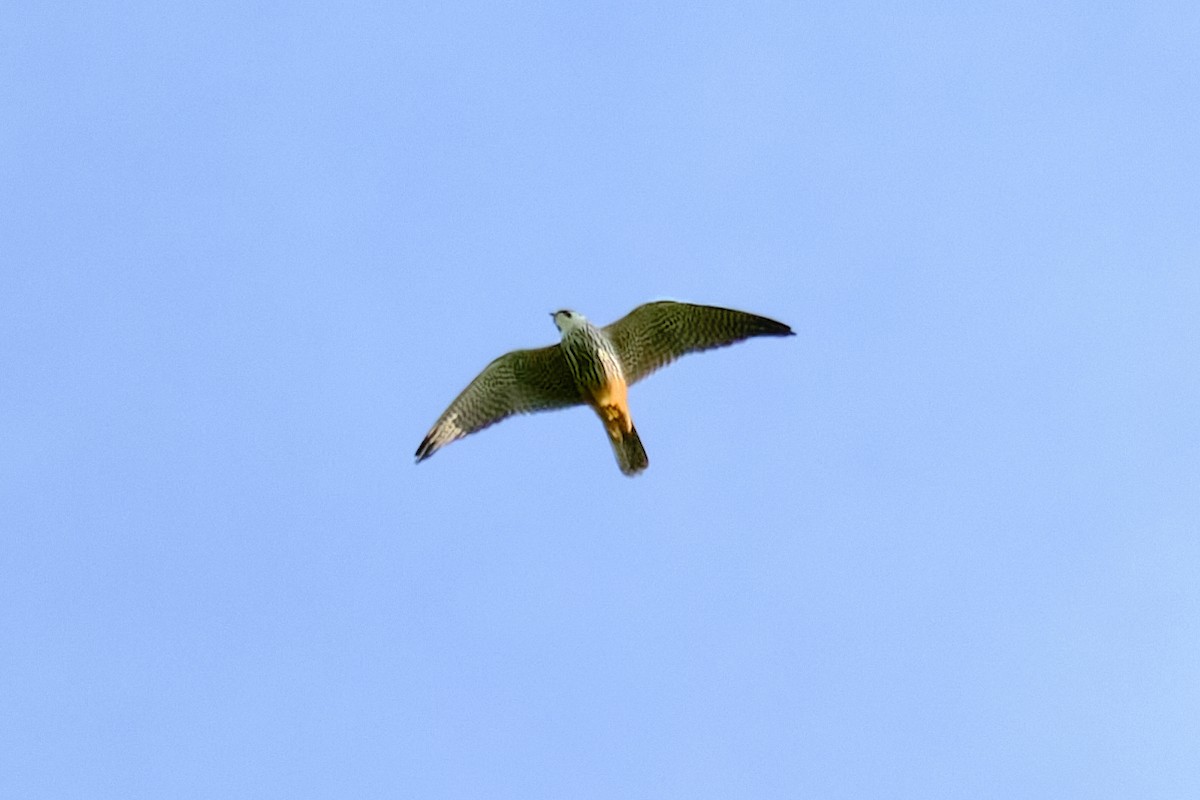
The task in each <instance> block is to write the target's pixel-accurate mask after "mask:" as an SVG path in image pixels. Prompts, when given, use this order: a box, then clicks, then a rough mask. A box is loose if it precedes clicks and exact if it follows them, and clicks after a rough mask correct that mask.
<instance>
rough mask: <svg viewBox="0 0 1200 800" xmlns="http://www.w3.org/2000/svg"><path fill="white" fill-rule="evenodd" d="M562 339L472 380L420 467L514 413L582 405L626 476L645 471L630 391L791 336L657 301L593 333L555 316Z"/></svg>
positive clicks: (727, 312)
mask: <svg viewBox="0 0 1200 800" xmlns="http://www.w3.org/2000/svg"><path fill="white" fill-rule="evenodd" d="M550 316H552V317H554V324H555V325H556V326H557V327H558V330H559V331H560V332H561V333H562V341H561V342H560V343H558V344H555V345H551V346H550V347H543V348H540V349H537V350H514V351H512V352H511V353H506V354H505V355H502V356H500V357H499V358H497V359H496V360H495V361H493V362H492V363H491V364H488V365H487V367H486V368H484V370H483V372H481V373H479V375H478V376H477V377H476V378H475V380H473V381H471V383H470V385H468V386H467V388H466V389H463V391H462V394H460V395H459V396H458V397H456V398H455V399H454V402H453V403H451V404H450V407H449V408H447V409H446V410H445V411H444V412H443V413H442V416H441V417H439V418H438V421H437V422H435V423H434V425H433V427H432V428H431V429H430V430H429V433H428V434H427V435H426V436H425V439H424V440H423V441H422V442H421V446H420V447H418V448H417V453H416V456H417V462H418V463H420V462H421V461H424V460H425V459H427V458H429V457H430V456H431V455H433V454H434V453H436V452H437V451H438V449H439V448H441V447H442V446H443V445H447V444H449V443H450V442H453V441H454V440H455V439H461V438H462V437H464V436H466V435H467V434H469V433H474V432H475V431H478V430H481V429H483V428H486V427H487V426H488V425H491V424H492V423H495V422H499V421H500V420H502V419H504V418H506V417H510V416H512V415H513V414H526V413H530V412H534V411H548V410H550V409H554V408H566V407H568V406H578V405H583V404H585V403H586V404H587V405H589V406H591V407H592V410H594V411H595V412H596V414H597V415H599V417H600V421H601V422H603V423H604V429H605V431H607V432H608V438H609V440H610V441H611V442H612V448H613V453H614V454H615V455H616V457H617V464H618V465H619V466H620V467H621V471H622V472H624V473H625V474H626V475H636V474H638V473H639V472H641V471H642V470H644V469H645V468H646V467H648V466H649V465H650V460H649V459H648V458H647V457H646V451H645V449H644V448H643V447H642V440H641V439H640V438H639V437H638V433H637V428H635V427H633V417H631V416H630V414H629V401H628V399H627V395H628V390H629V387H630V386H632V385H633V384H635V383H637V382H638V381H640V380H641V379H642V378H644V377H646V376H647V375H649V374H650V373H651V372H653V371H654V370H656V369H658V368H659V367H663V366H666V365H667V364H669V363H670V362H672V361H674V360H675V359H677V358H679V357H680V356H682V355H685V354H687V353H694V352H697V351H700V350H709V349H711V348H714V347H724V346H726V345H730V344H733V343H734V342H740V341H741V340H743V339H748V338H750V337H751V336H794V335H795V333H794V332H793V331H792V329H791V328H789V327H788V326H787V325H784V324H783V323H782V322H776V321H775V320H773V319H767V318H766V317H760V316H757V315H755V314H748V313H746V312H745V311H734V310H733V309H729V308H717V307H716V306H698V305H692V304H691V303H675V302H672V301H670V300H662V301H659V302H656V303H646V304H645V305H642V306H638V307H637V308H635V309H634V310H633V311H630V312H629V313H628V314H626V315H625V316H624V317H622V318H621V319H619V320H617V321H616V322H614V323H612V324H611V325H607V326H605V327H603V328H597V327H596V326H595V325H593V324H592V323H590V322H588V321H587V319H586V318H584V316H583V315H582V314H580V313H578V312H575V311H567V310H565V309H564V310H562V311H555V312H554V313H553V314H551V315H550Z"/></svg>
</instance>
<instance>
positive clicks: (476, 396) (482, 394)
mask: <svg viewBox="0 0 1200 800" xmlns="http://www.w3.org/2000/svg"><path fill="white" fill-rule="evenodd" d="M582 402H583V400H582V399H581V398H580V395H579V390H578V389H576V388H575V382H574V380H573V379H572V377H571V370H570V368H569V367H568V366H567V361H566V359H565V358H564V357H563V354H562V350H561V349H560V347H559V345H557V344H556V345H551V346H550V347H543V348H540V349H537V350H514V351H512V352H511V353H505V354H504V355H502V356H500V357H499V358H497V359H496V360H495V361H493V362H492V363H490V364H488V365H487V366H486V367H485V368H484V370H483V372H480V373H479V375H477V376H476V377H475V380H473V381H471V382H470V383H469V384H468V385H467V388H466V389H463V390H462V393H461V394H459V396H458V397H456V398H455V399H454V402H453V403H451V404H450V407H449V408H447V409H446V410H445V411H444V412H442V415H441V416H440V417H438V421H437V422H435V423H434V425H433V427H432V428H430V429H429V433H428V434H427V435H426V436H425V438H424V439H423V440H422V441H421V444H420V446H419V447H417V452H416V457H417V461H418V462H420V461H424V460H425V459H427V458H429V457H430V456H431V455H433V454H434V453H435V452H436V451H437V450H438V449H439V448H441V447H443V446H444V445H447V444H449V443H450V442H453V441H454V440H455V439H461V438H462V437H464V436H466V435H468V434H471V433H474V432H475V431H478V430H482V429H483V428H486V427H487V426H489V425H492V424H494V423H496V422H499V421H500V420H502V419H505V418H507V417H510V416H512V415H513V414H526V413H530V412H534V411H548V410H550V409H554V408H565V407H567V406H573V405H579V404H581V403H582Z"/></svg>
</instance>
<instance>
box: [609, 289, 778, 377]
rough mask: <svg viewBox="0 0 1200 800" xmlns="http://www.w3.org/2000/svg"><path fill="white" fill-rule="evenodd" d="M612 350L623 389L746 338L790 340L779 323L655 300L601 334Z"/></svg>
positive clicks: (721, 309) (739, 313) (622, 318)
mask: <svg viewBox="0 0 1200 800" xmlns="http://www.w3.org/2000/svg"><path fill="white" fill-rule="evenodd" d="M604 332H605V333H606V334H607V335H608V338H609V339H610V340H611V341H612V343H613V346H614V347H616V350H617V355H618V356H619V357H620V359H621V367H622V368H623V369H624V371H625V380H626V382H627V383H630V384H632V383H634V382H636V381H639V380H641V379H642V378H644V377H646V376H647V375H649V374H650V373H651V372H653V371H654V370H656V369H658V368H659V367H663V366H666V365H667V364H669V363H671V362H672V361H674V360H675V359H677V358H679V357H680V356H682V355H685V354H687V353H695V352H697V351H700V350H709V349H711V348H713V347H724V346H726V345H730V344H733V343H734V342H740V341H741V340H742V339H748V338H750V337H751V336H793V335H794V332H793V331H792V329H791V328H789V327H788V326H787V325H784V324H783V323H782V322H776V321H775V320H773V319H767V318H766V317H760V316H758V315H757V314H747V313H746V312H745V311H734V310H733V309H731V308H718V307H716V306H697V305H693V304H691V303H676V302H673V301H671V300H660V301H658V302H656V303H646V304H645V305H642V306H638V307H637V308H635V309H634V310H633V311H630V312H629V313H628V314H626V315H625V316H623V317H621V318H620V319H619V320H617V321H616V322H614V323H612V324H611V325H609V326H607V327H606V328H604Z"/></svg>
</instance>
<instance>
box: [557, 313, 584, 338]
mask: <svg viewBox="0 0 1200 800" xmlns="http://www.w3.org/2000/svg"><path fill="white" fill-rule="evenodd" d="M550 316H552V317H554V324H555V326H557V327H558V330H559V331H560V332H561V333H563V334H567V333H570V332H571V331H573V330H575V329H576V328H581V327H583V326H584V325H586V324H587V319H586V318H585V317H584V316H583V314H580V313H579V312H578V311H571V310H570V309H566V308H564V309H562V310H561V311H555V312H553V313H552V314H550Z"/></svg>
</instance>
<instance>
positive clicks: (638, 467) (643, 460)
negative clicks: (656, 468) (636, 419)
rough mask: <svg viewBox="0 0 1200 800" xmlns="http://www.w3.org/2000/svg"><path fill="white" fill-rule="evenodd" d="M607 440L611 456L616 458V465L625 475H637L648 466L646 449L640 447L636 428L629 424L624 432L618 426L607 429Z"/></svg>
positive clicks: (640, 443) (640, 440) (640, 442)
mask: <svg viewBox="0 0 1200 800" xmlns="http://www.w3.org/2000/svg"><path fill="white" fill-rule="evenodd" d="M608 438H609V441H611V442H612V448H613V455H615V456H616V457H617V465H618V466H619V467H620V468H621V472H624V473H625V474H626V475H637V474H638V473H639V472H641V471H642V470H644V469H645V468H646V467H648V466H650V459H649V458H648V457H647V456H646V448H644V447H642V439H641V437H640V436H638V432H637V428H635V427H633V425H632V424H631V425H630V426H629V430H628V431H626V430H624V429H622V428H621V427H620V426H615V427H609V428H608Z"/></svg>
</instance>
